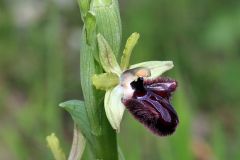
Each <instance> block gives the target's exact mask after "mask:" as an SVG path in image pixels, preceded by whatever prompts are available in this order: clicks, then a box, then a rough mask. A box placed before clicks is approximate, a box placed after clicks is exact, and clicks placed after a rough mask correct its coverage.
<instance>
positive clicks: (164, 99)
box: [122, 77, 179, 136]
mask: <svg viewBox="0 0 240 160" xmlns="http://www.w3.org/2000/svg"><path fill="white" fill-rule="evenodd" d="M131 86H132V88H133V89H134V93H133V96H132V97H131V98H129V99H123V100H122V101H123V103H124V105H125V106H126V107H127V109H128V110H129V111H130V112H131V113H132V115H133V116H134V117H135V118H136V119H137V120H138V121H140V122H141V123H143V124H144V125H145V126H146V127H148V128H149V129H150V130H151V131H152V132H154V133H156V134H158V135H160V136H165V135H169V134H172V133H173V132H174V131H175V129H176V127H177V125H178V122H179V120H178V116H177V113H176V111H175V110H174V108H173V107H172V105H171V104H170V97H171V93H172V92H173V91H175V89H176V87H177V82H176V81H175V80H170V79H167V78H161V77H159V78H157V79H155V80H146V81H144V79H143V78H138V80H137V81H133V82H132V83H131Z"/></svg>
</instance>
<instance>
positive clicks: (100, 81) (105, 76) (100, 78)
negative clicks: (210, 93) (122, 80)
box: [92, 73, 119, 90]
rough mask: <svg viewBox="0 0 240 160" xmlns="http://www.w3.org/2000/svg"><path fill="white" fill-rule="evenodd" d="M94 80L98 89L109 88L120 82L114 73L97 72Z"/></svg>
mask: <svg viewBox="0 0 240 160" xmlns="http://www.w3.org/2000/svg"><path fill="white" fill-rule="evenodd" d="M92 82H93V85H94V86H95V87H96V89H101V90H108V89H110V88H113V87H115V86H116V85H118V84H119V77H118V75H116V74H114V73H102V74H95V75H93V77H92ZM106 82H107V83H106Z"/></svg>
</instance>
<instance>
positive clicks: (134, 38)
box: [121, 32, 140, 70]
mask: <svg viewBox="0 0 240 160" xmlns="http://www.w3.org/2000/svg"><path fill="white" fill-rule="evenodd" d="M139 37H140V35H139V33H136V32H134V33H133V34H131V36H130V37H129V38H128V39H127V42H126V45H125V48H124V50H123V55H122V58H121V69H122V70H125V69H127V68H128V65H129V62H130V58H131V54H132V50H133V48H134V47H135V45H136V44H137V42H138V39H139Z"/></svg>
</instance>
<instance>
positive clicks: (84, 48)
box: [80, 30, 101, 135]
mask: <svg viewBox="0 0 240 160" xmlns="http://www.w3.org/2000/svg"><path fill="white" fill-rule="evenodd" d="M82 35H85V30H83V33H82ZM80 53H81V54H80V68H81V72H80V78H81V86H82V93H83V96H84V101H85V105H86V106H87V107H86V111H87V116H88V119H89V122H90V125H91V131H92V133H93V134H94V135H100V134H101V125H100V123H101V119H100V109H101V108H100V107H99V106H98V104H99V102H98V99H99V98H98V95H100V94H99V92H96V89H95V87H94V86H93V84H92V81H91V78H92V76H93V75H94V74H96V72H97V69H98V67H96V64H95V61H94V58H93V56H94V55H98V49H97V45H96V46H95V45H93V44H92V45H87V42H86V36H81V41H80Z"/></svg>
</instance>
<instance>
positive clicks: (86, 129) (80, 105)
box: [59, 100, 93, 142]
mask: <svg viewBox="0 0 240 160" xmlns="http://www.w3.org/2000/svg"><path fill="white" fill-rule="evenodd" d="M59 106H60V107H62V108H64V109H65V110H66V111H68V112H69V113H70V115H71V116H72V119H73V121H74V122H75V123H76V124H77V126H78V127H79V128H80V130H81V133H82V134H83V136H84V137H85V138H86V139H88V140H89V141H90V142H92V138H93V136H92V134H91V128H90V123H89V120H88V117H87V112H86V109H85V104H84V102H83V101H80V100H70V101H66V102H63V103H60V104H59Z"/></svg>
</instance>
